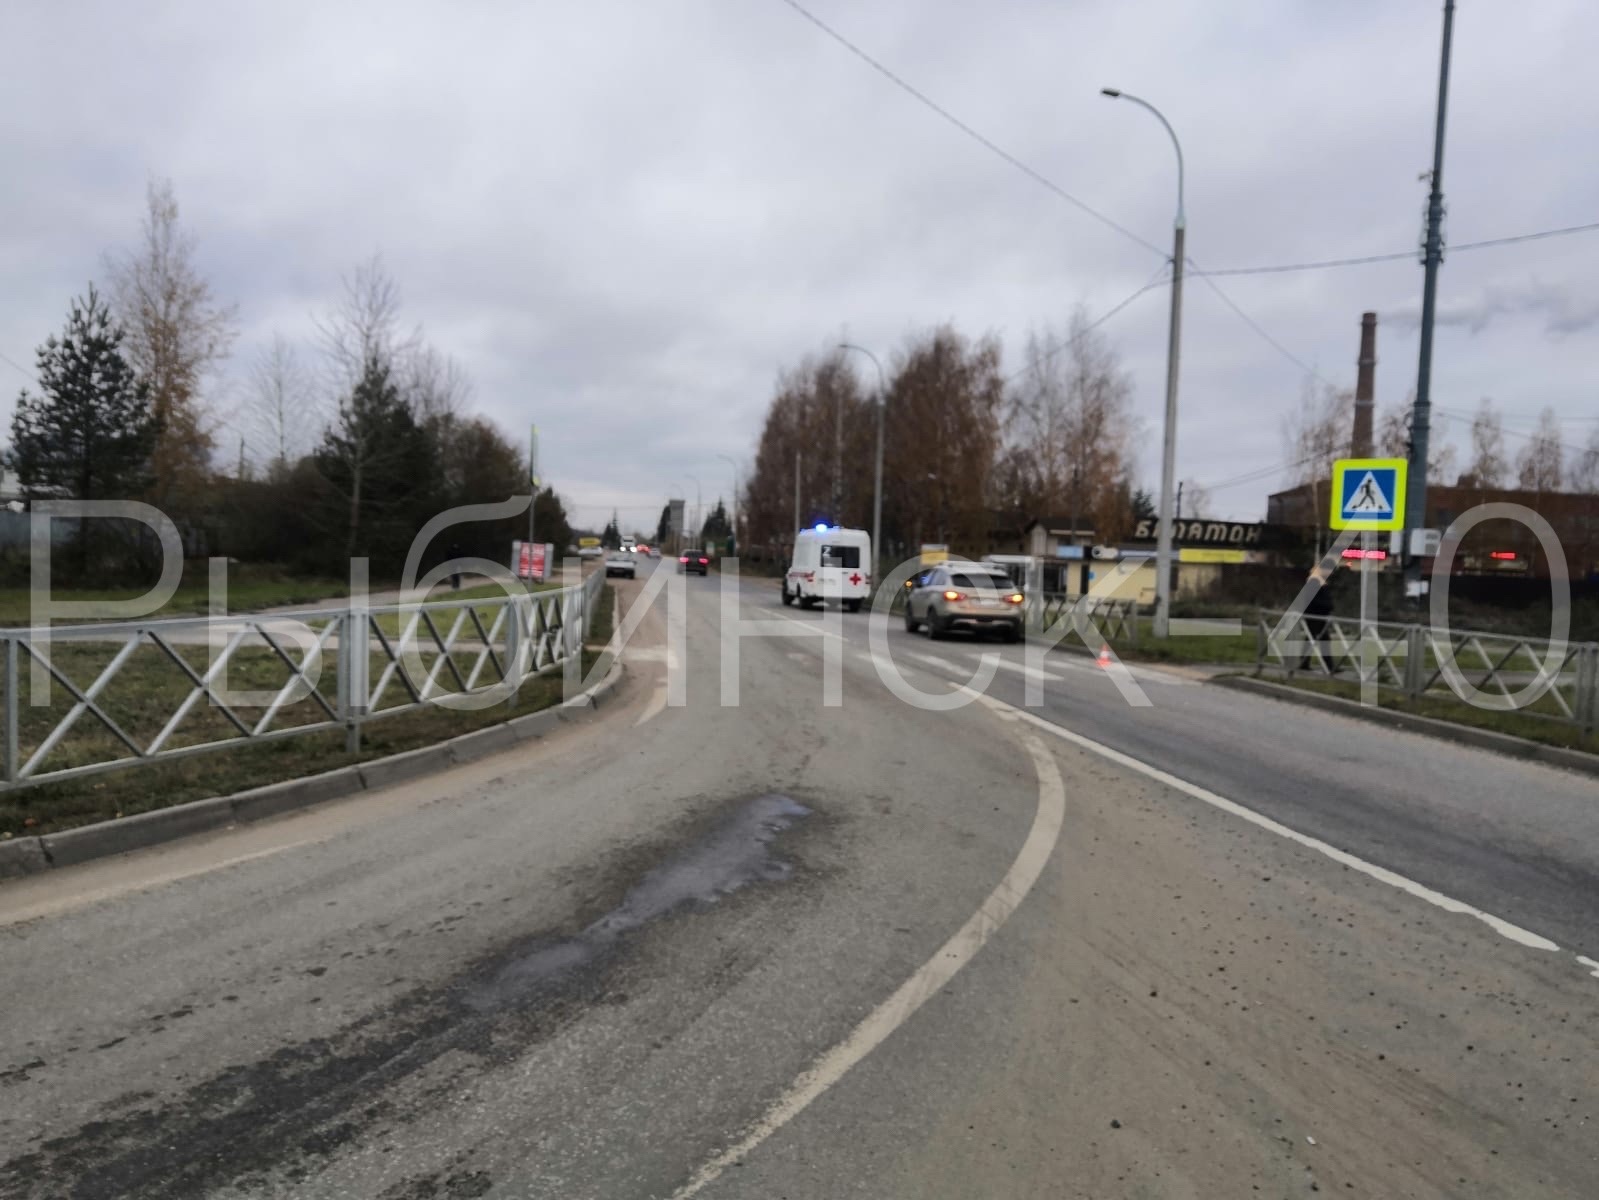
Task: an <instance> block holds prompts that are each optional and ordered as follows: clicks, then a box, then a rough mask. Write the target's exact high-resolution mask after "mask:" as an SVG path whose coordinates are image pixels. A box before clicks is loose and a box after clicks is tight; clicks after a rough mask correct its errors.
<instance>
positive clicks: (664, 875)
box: [465, 795, 811, 1012]
mask: <svg viewBox="0 0 1599 1200" xmlns="http://www.w3.org/2000/svg"><path fill="white" fill-rule="evenodd" d="M810 811H811V810H810V809H808V808H806V807H805V806H804V805H803V804H800V803H798V802H797V801H794V800H791V799H790V798H789V797H787V796H779V795H766V796H757V797H756V798H755V799H754V800H752V801H750V802H749V803H747V804H745V805H743V806H741V807H740V808H739V809H737V810H736V811H735V812H734V813H733V816H732V819H731V820H729V821H728V822H726V823H725V824H724V825H722V826H721V827H719V828H718V829H716V830H713V831H712V832H711V833H710V834H709V835H708V836H707V837H705V838H704V839H702V840H701V841H700V842H698V843H696V844H695V845H693V846H690V847H689V848H688V849H686V850H684V851H682V852H680V853H678V854H676V855H673V856H672V857H671V858H669V859H667V861H665V862H663V863H661V864H660V865H659V866H657V867H654V868H653V869H651V870H650V871H649V872H648V873H647V874H646V875H645V876H644V878H643V879H641V880H639V882H638V883H637V884H636V885H634V886H633V887H632V888H631V889H630V890H629V891H628V893H627V895H625V896H624V897H623V898H622V902H621V903H620V904H619V905H617V906H616V907H615V908H613V909H612V910H611V911H610V912H608V913H606V914H605V915H604V916H602V917H600V918H599V919H598V920H596V921H594V922H593V923H592V924H590V925H589V926H588V927H587V928H585V929H584V930H583V931H582V932H581V933H579V934H578V935H577V936H576V937H570V938H562V939H559V940H551V939H549V938H538V939H534V940H532V941H530V942H529V943H527V944H526V945H525V946H522V947H519V948H518V949H517V950H515V951H513V952H512V953H511V954H509V955H507V956H506V957H505V959H504V960H503V961H502V962H500V963H499V964H497V965H496V967H495V969H494V970H493V972H492V973H491V974H489V975H487V977H485V978H482V979H480V980H478V981H476V982H474V983H473V984H472V985H471V986H469V987H468V988H467V990H466V995H465V1002H466V1003H467V1004H468V1005H469V1006H470V1007H472V1008H473V1009H475V1010H477V1011H478V1012H493V1011H495V1010H496V1009H500V1008H504V1007H507V1006H510V1005H516V1004H520V1003H523V1002H525V1001H526V1000H528V999H530V998H535V997H537V996H538V995H540V994H541V993H543V992H546V991H548V990H549V989H550V988H552V987H557V986H559V985H560V984H561V982H562V981H563V980H564V979H566V978H567V977H569V976H571V975H572V974H574V973H575V972H578V971H581V970H582V969H583V968H585V967H588V966H590V965H591V964H593V963H595V962H597V961H599V960H600V959H601V958H603V957H604V956H605V955H606V954H607V953H609V952H610V951H611V950H612V949H613V948H614V947H615V946H616V944H617V943H618V942H619V941H620V940H621V939H622V938H623V937H625V936H626V935H627V934H629V933H631V932H633V931H634V930H636V929H638V928H640V927H642V926H644V925H647V924H648V923H649V922H651V921H654V920H656V919H657V918H659V917H663V916H665V915H666V914H667V913H669V912H673V911H675V910H677V909H679V908H688V909H691V910H692V909H697V908H704V907H706V906H708V905H711V904H715V903H716V902H717V900H719V899H720V898H721V897H723V896H726V895H730V894H731V893H733V892H736V891H738V890H739V889H740V888H743V887H745V886H747V885H748V884H751V883H756V882H764V883H778V882H782V881H783V880H786V879H787V878H788V877H789V874H790V872H791V871H792V867H790V865H789V864H788V863H786V862H784V861H782V860H781V859H778V858H775V857H773V855H772V852H771V843H772V839H773V838H775V837H776V836H777V835H778V834H779V833H781V832H782V831H783V830H785V829H787V828H789V827H790V826H791V825H793V824H794V823H795V822H796V821H799V820H800V819H802V818H804V817H806V816H808V815H809V814H810Z"/></svg>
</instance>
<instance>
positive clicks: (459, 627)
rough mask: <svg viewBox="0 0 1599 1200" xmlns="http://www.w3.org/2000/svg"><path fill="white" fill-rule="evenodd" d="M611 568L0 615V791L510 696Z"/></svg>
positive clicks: (350, 739) (579, 638)
mask: <svg viewBox="0 0 1599 1200" xmlns="http://www.w3.org/2000/svg"><path fill="white" fill-rule="evenodd" d="M604 584H605V573H604V572H603V571H597V572H595V573H593V574H591V575H590V576H589V577H588V578H586V579H584V580H583V582H582V583H580V584H577V585H575V586H572V587H567V588H553V589H549V590H546V591H541V592H533V593H529V594H521V595H515V596H501V597H494V598H489V599H479V600H441V601H431V602H428V603H421V604H387V605H373V606H370V607H367V606H359V605H357V606H345V607H340V608H324V609H308V610H305V611H299V612H290V613H272V614H240V615H236V616H233V615H229V616H212V617H170V618H163V619H159V620H150V621H143V622H117V623H104V624H98V623H97V624H81V625H67V626H59V627H55V628H51V629H10V630H0V662H3V669H4V682H3V686H4V699H3V705H4V713H3V716H4V742H5V745H4V772H3V775H0V793H3V792H6V791H13V790H16V789H19V788H24V787H30V786H33V785H36V784H40V783H47V782H54V781H57V780H61V779H70V778H74V777H77V776H82V775H89V774H94V773H98V772H102V771H112V770H118V769H125V768H128V767H133V766H137V765H140V764H143V763H150V762H162V761H168V760H172V759H177V758H183V757H188V756H191V755H197V754H205V753H212V752H215V751H219V750H226V749H230V748H232V747H236V746H242V745H248V744H253V743H260V742H267V741H274V740H278V739H282V738H289V737H295V736H300V735H306V734H313V733H319V732H324V731H328V730H334V729H343V730H344V731H345V739H346V748H347V749H348V750H349V751H350V752H352V753H353V752H355V751H356V750H358V749H359V748H360V742H361V728H362V726H363V725H365V724H366V723H368V722H370V721H374V720H378V719H380V718H383V717H389V716H394V715H396V714H398V713H403V712H412V711H415V710H417V709H420V708H424V707H427V706H435V707H438V706H443V705H445V704H447V703H448V702H449V700H450V699H451V698H456V697H465V696H470V695H474V694H476V695H478V696H479V697H481V696H482V695H483V694H484V693H488V692H490V690H491V689H496V688H498V689H500V690H501V691H503V692H505V693H506V700H507V701H514V698H515V690H514V689H513V688H511V687H510V686H509V685H508V681H511V680H515V681H517V682H518V683H520V681H521V680H523V679H525V678H526V677H528V676H530V675H536V674H540V673H543V672H546V671H549V670H552V669H553V668H555V667H557V666H559V665H561V664H564V663H565V662H566V661H567V660H568V659H569V658H571V657H572V656H573V655H574V654H580V653H581V652H582V645H583V639H584V637H585V636H586V634H587V633H588V630H589V626H590V624H591V622H592V620H593V616H594V607H595V601H596V599H597V598H598V596H599V593H600V589H601V588H602V587H603V586H604ZM329 667H331V674H332V679H331V680H330V679H328V678H327V675H328V674H329V670H328V668H329ZM86 679H87V680H90V682H88V683H87V684H85V683H83V681H84V680H86ZM57 689H59V690H60V691H61V692H64V693H65V694H66V697H67V699H68V703H67V704H65V705H63V704H61V703H59V702H58V699H59V697H58V695H57ZM63 709H64V711H63Z"/></svg>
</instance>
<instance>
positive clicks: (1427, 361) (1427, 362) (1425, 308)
mask: <svg viewBox="0 0 1599 1200" xmlns="http://www.w3.org/2000/svg"><path fill="white" fill-rule="evenodd" d="M1454 28H1455V0H1444V39H1443V51H1442V53H1441V54H1440V56H1439V60H1438V121H1437V126H1436V128H1435V129H1434V132H1433V142H1432V186H1431V190H1430V191H1429V192H1428V195H1427V239H1426V241H1425V242H1424V243H1423V246H1422V262H1423V264H1424V265H1425V272H1424V274H1423V276H1422V285H1421V354H1420V358H1419V361H1418V362H1417V364H1416V403H1415V406H1414V407H1413V408H1412V409H1411V413H1410V482H1409V486H1408V488H1407V492H1408V494H1407V496H1406V498H1405V528H1404V532H1403V534H1402V535H1401V536H1402V537H1403V542H1402V543H1401V546H1400V549H1401V551H1402V553H1403V558H1404V563H1405V583H1406V591H1407V593H1409V592H1410V590H1411V587H1412V585H1415V586H1416V588H1417V589H1418V590H1419V586H1420V583H1421V564H1420V563H1419V562H1418V561H1417V560H1416V559H1415V558H1414V557H1413V556H1412V555H1411V553H1410V531H1411V530H1412V529H1414V528H1417V527H1421V528H1425V527H1426V524H1427V450H1428V446H1427V441H1428V434H1429V433H1430V432H1431V428H1432V326H1433V317H1434V315H1435V314H1436V311H1437V303H1438V264H1439V263H1441V262H1443V258H1444V235H1443V225H1444V117H1445V115H1446V114H1447V112H1448V109H1449V41H1450V37H1451V35H1452V34H1453V33H1454ZM1417 599H1418V601H1419V599H1420V597H1419V595H1418V596H1417Z"/></svg>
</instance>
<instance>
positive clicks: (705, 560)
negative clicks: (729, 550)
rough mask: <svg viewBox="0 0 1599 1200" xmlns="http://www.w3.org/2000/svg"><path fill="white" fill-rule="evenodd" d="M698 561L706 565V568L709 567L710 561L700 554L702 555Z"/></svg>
mask: <svg viewBox="0 0 1599 1200" xmlns="http://www.w3.org/2000/svg"><path fill="white" fill-rule="evenodd" d="M700 561H701V562H702V563H705V564H706V565H707V566H708V565H710V561H711V560H710V559H708V558H706V557H705V556H704V555H703V554H702V555H700Z"/></svg>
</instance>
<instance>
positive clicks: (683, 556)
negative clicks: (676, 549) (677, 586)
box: [677, 554, 688, 562]
mask: <svg viewBox="0 0 1599 1200" xmlns="http://www.w3.org/2000/svg"><path fill="white" fill-rule="evenodd" d="M677 561H678V562H687V561H688V555H686V554H679V555H678V556H677Z"/></svg>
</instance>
